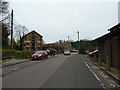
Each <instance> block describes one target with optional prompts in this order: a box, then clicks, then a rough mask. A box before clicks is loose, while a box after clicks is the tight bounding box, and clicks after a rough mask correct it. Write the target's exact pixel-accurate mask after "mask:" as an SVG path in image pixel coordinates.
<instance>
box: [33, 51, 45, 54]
mask: <svg viewBox="0 0 120 90" xmlns="http://www.w3.org/2000/svg"><path fill="white" fill-rule="evenodd" d="M43 53H46V52H45V51H37V52H35V54H43Z"/></svg>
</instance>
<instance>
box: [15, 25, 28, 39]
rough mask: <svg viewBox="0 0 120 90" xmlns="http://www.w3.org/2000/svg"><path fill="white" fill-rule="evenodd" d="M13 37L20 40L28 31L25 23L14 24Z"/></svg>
mask: <svg viewBox="0 0 120 90" xmlns="http://www.w3.org/2000/svg"><path fill="white" fill-rule="evenodd" d="M14 31H15V32H14V33H15V34H14V37H15V39H16V40H17V41H20V40H21V38H22V37H23V36H25V34H27V33H28V32H29V30H28V28H27V27H26V26H25V25H21V24H16V25H15V26H14Z"/></svg>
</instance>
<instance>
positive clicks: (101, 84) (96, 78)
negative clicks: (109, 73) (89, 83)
mask: <svg viewBox="0 0 120 90" xmlns="http://www.w3.org/2000/svg"><path fill="white" fill-rule="evenodd" d="M84 63H85V65H86V66H87V67H88V68H89V69H90V71H91V72H92V74H93V75H94V76H95V78H96V79H97V80H98V81H99V82H100V83H101V86H102V87H103V88H104V89H105V85H104V84H102V81H101V80H100V79H99V78H98V76H97V75H96V74H95V73H94V72H93V70H92V69H91V68H90V66H89V65H88V64H87V63H86V62H85V61H84Z"/></svg>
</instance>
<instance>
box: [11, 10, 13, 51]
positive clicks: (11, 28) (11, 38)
mask: <svg viewBox="0 0 120 90" xmlns="http://www.w3.org/2000/svg"><path fill="white" fill-rule="evenodd" d="M10 45H11V49H13V9H12V12H11V44H10Z"/></svg>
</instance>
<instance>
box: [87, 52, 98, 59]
mask: <svg viewBox="0 0 120 90" xmlns="http://www.w3.org/2000/svg"><path fill="white" fill-rule="evenodd" d="M97 52H98V50H94V51H91V52H89V53H88V55H89V56H91V57H93V56H94V53H97Z"/></svg>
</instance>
